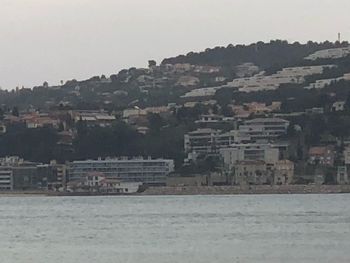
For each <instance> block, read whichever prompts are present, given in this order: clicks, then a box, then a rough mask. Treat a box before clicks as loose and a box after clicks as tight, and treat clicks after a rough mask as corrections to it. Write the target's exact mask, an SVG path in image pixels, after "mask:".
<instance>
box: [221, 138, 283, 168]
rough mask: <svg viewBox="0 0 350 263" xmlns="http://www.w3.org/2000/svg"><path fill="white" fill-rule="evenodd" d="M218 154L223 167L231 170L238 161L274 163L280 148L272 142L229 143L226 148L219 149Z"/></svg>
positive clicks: (277, 158)
mask: <svg viewBox="0 0 350 263" xmlns="http://www.w3.org/2000/svg"><path fill="white" fill-rule="evenodd" d="M220 155H221V157H222V159H223V162H224V166H225V168H226V169H227V170H229V171H232V169H233V167H234V166H235V164H236V163H237V162H240V161H263V162H265V163H266V164H269V165H274V164H275V163H277V162H278V160H279V156H280V150H279V148H278V146H277V145H272V144H256V143H247V144H231V145H230V146H229V147H227V148H223V149H220Z"/></svg>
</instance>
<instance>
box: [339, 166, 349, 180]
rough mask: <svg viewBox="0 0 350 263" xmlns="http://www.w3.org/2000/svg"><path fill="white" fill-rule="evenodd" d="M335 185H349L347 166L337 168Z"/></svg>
mask: <svg viewBox="0 0 350 263" xmlns="http://www.w3.org/2000/svg"><path fill="white" fill-rule="evenodd" d="M337 184H349V175H348V169H347V166H338V170H337Z"/></svg>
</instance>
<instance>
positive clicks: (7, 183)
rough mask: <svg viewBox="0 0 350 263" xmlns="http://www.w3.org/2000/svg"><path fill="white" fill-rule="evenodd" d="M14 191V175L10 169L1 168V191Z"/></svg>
mask: <svg viewBox="0 0 350 263" xmlns="http://www.w3.org/2000/svg"><path fill="white" fill-rule="evenodd" d="M11 190H13V173H12V169H11V168H10V167H2V166H0V191H11Z"/></svg>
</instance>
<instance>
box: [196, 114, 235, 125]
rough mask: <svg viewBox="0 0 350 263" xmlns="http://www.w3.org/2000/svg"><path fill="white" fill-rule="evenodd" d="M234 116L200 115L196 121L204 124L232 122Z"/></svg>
mask: <svg viewBox="0 0 350 263" xmlns="http://www.w3.org/2000/svg"><path fill="white" fill-rule="evenodd" d="M234 122H235V118H233V117H225V116H222V115H215V114H211V115H202V116H201V117H200V119H199V120H197V121H196V123H197V124H204V125H210V124H214V125H216V124H224V123H232V124H233V123H234Z"/></svg>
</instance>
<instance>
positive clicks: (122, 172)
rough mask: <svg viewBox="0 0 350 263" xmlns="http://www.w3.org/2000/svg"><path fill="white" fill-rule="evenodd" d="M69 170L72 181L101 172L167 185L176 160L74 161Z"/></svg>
mask: <svg viewBox="0 0 350 263" xmlns="http://www.w3.org/2000/svg"><path fill="white" fill-rule="evenodd" d="M68 171H69V180H70V181H75V180H77V181H79V180H81V179H82V178H85V176H86V175H88V174H90V173H94V172H99V173H103V174H104V175H105V176H106V177H107V178H111V179H118V180H120V181H122V182H142V183H145V184H149V185H165V183H166V177H167V175H169V174H170V173H172V172H173V171H174V161H173V160H166V159H143V158H132V159H128V158H118V159H117V158H115V159H104V160H102V159H99V160H86V161H74V162H72V163H70V164H69V170H68Z"/></svg>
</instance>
